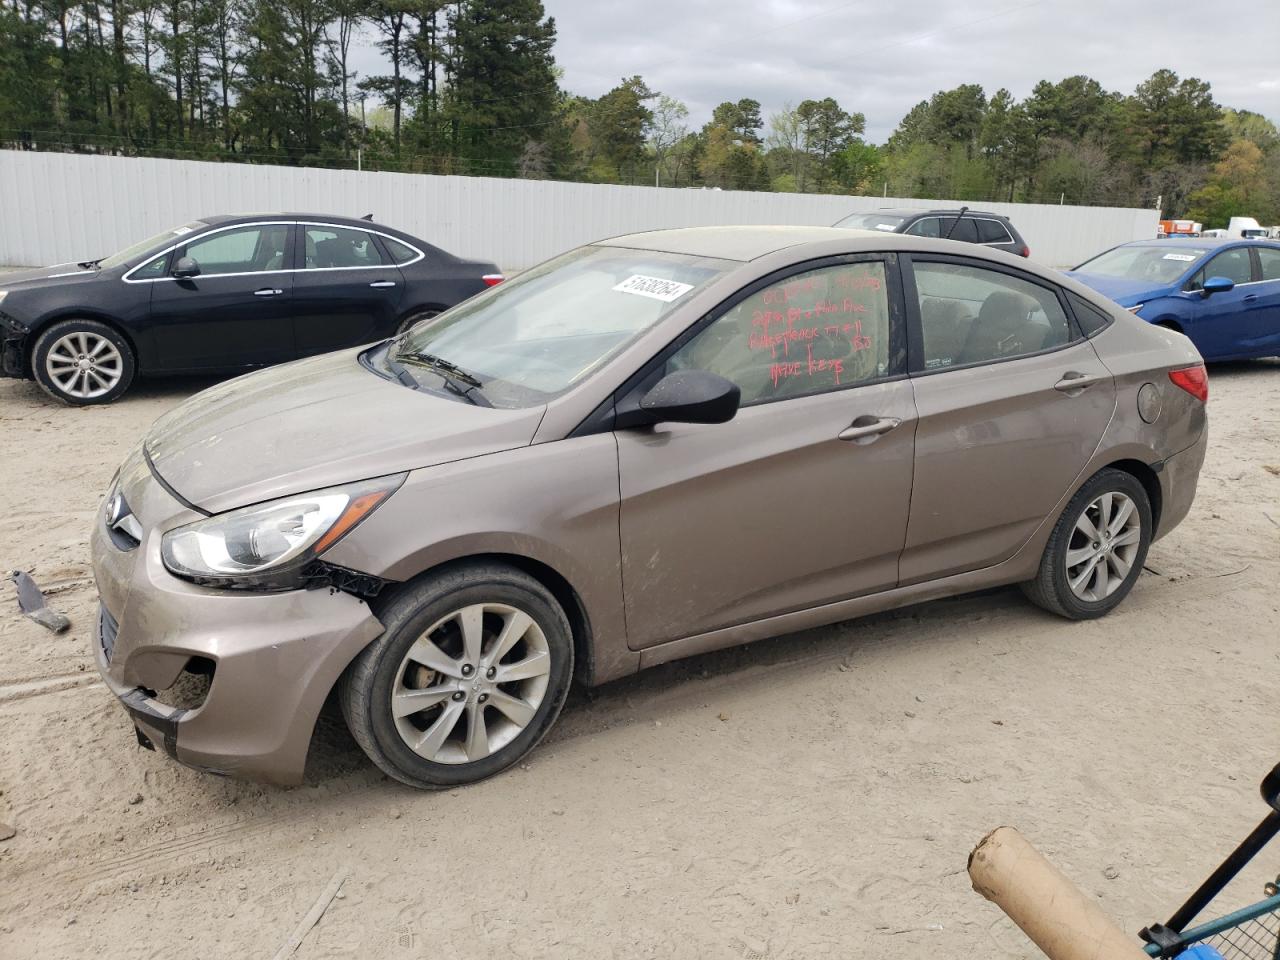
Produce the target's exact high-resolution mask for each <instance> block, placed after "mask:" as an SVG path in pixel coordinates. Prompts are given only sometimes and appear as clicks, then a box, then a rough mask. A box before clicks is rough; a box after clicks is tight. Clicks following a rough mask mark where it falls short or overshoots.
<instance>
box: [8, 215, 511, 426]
mask: <svg viewBox="0 0 1280 960" xmlns="http://www.w3.org/2000/svg"><path fill="white" fill-rule="evenodd" d="M501 281H502V275H501V274H500V273H499V272H498V268H497V267H496V266H495V265H494V264H492V263H486V262H483V261H477V260H464V259H462V258H460V257H455V256H453V255H452V254H449V253H446V252H445V251H443V250H441V249H439V248H438V247H433V246H432V245H430V244H428V243H424V242H423V241H421V240H419V239H417V238H415V237H412V236H410V235H409V234H406V233H402V232H401V231H399V230H393V229H391V228H390V227H385V226H381V225H377V224H374V223H372V222H370V221H369V220H368V219H365V220H352V219H348V218H346V217H332V216H315V215H310V214H273V215H257V216H216V217H206V218H204V219H203V220H197V221H194V222H192V223H188V224H186V225H185V226H181V227H176V228H175V229H173V230H167V231H165V232H164V233H162V234H159V235H158V236H155V237H152V238H151V239H149V240H145V241H143V242H142V243H138V244H135V245H134V246H132V247H129V248H128V249H127V250H122V251H120V252H119V253H117V254H114V255H113V256H110V257H105V258H103V259H101V260H86V261H83V262H80V263H70V264H63V265H61V266H57V267H47V268H44V269H42V270H29V271H23V272H20V273H8V274H0V370H2V371H3V373H4V374H5V375H6V376H10V377H29V378H34V379H35V380H36V381H37V382H38V383H39V384H40V386H42V387H43V388H44V389H45V390H46V391H48V392H49V394H51V395H52V396H54V397H56V398H57V399H59V400H62V401H64V402H66V403H71V404H99V403H110V402H111V401H112V400H115V399H116V398H117V397H119V396H120V395H121V394H122V393H124V391H125V390H127V389H128V387H129V384H130V383H131V382H132V381H133V378H134V377H135V376H137V375H147V374H162V373H164V374H167V373H235V372H239V371H244V370H250V369H253V368H255V367H264V366H268V365H269V364H273V363H281V362H282V361H285V360H293V359H296V358H298V357H307V356H311V355H312V354H317V353H325V352H328V351H330V350H338V349H341V348H343V347H350V346H356V345H358V344H361V343H370V342H373V341H376V340H381V339H384V338H386V337H389V336H392V335H393V334H395V333H397V332H399V331H401V330H404V329H406V328H407V327H409V326H411V325H413V324H414V323H416V322H418V321H419V320H424V319H427V318H429V317H432V316H435V315H436V314H437V313H439V312H440V311H441V310H445V309H447V308H449V307H451V306H453V305H454V304H455V303H459V302H460V301H462V300H465V299H466V298H467V297H469V296H471V295H472V294H475V293H478V292H479V291H481V290H483V289H485V288H486V287H490V286H493V285H494V284H496V283H500V282H501Z"/></svg>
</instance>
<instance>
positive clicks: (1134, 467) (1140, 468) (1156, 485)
mask: <svg viewBox="0 0 1280 960" xmlns="http://www.w3.org/2000/svg"><path fill="white" fill-rule="evenodd" d="M1108 468H1109V469H1112V470H1120V471H1122V472H1124V473H1127V474H1129V475H1130V476H1132V477H1133V478H1134V479H1135V480H1137V481H1138V482H1139V483H1140V484H1142V489H1143V490H1145V491H1146V492H1147V500H1148V501H1149V502H1150V504H1151V529H1152V532H1153V534H1154V532H1155V531H1156V530H1159V529H1160V514H1161V512H1162V510H1163V507H1164V492H1163V490H1162V489H1161V487H1160V478H1159V476H1157V475H1156V471H1155V469H1154V468H1153V467H1152V466H1150V465H1149V464H1146V463H1143V462H1142V461H1141V460H1133V459H1123V460H1115V461H1112V462H1111V463H1107V464H1103V465H1102V466H1100V467H1099V468H1098V469H1097V470H1095V471H1094V472H1093V473H1092V474H1090V479H1092V477H1093V476H1096V475H1097V474H1098V473H1099V472H1101V471H1103V470H1106V469H1108ZM1085 482H1086V483H1087V482H1088V480H1086V481H1085Z"/></svg>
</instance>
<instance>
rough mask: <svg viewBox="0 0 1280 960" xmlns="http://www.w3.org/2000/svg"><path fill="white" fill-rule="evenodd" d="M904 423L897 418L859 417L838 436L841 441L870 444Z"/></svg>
mask: <svg viewBox="0 0 1280 960" xmlns="http://www.w3.org/2000/svg"><path fill="white" fill-rule="evenodd" d="M900 423H902V421H901V420H899V419H898V418H897V417H871V416H864V417H858V418H857V419H856V420H854V421H853V423H851V424H849V426H847V427H845V428H844V429H843V430H841V431H840V433H839V434H837V436H838V437H839V438H840V439H841V440H852V441H853V442H854V443H857V442H859V441H866V442H868V443H870V442H871V441H872V440H874V439H875V438H876V437H878V436H880V435H881V434H882V433H888V432H889V431H890V430H892V429H893V428H894V427H896V426H897V425H898V424H900Z"/></svg>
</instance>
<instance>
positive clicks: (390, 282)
mask: <svg viewBox="0 0 1280 960" xmlns="http://www.w3.org/2000/svg"><path fill="white" fill-rule="evenodd" d="M395 285H396V282H395V281H394V280H375V281H374V282H373V283H371V284H369V286H371V287H394V286H395Z"/></svg>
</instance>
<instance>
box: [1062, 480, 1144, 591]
mask: <svg viewBox="0 0 1280 960" xmlns="http://www.w3.org/2000/svg"><path fill="white" fill-rule="evenodd" d="M1141 543H1142V516H1141V514H1140V513H1139V511H1138V508H1137V505H1136V504H1135V503H1134V502H1133V500H1131V499H1130V498H1129V497H1128V496H1127V495H1126V494H1123V493H1119V492H1116V491H1110V492H1107V493H1103V494H1099V495H1098V497H1096V498H1095V499H1094V500H1093V501H1091V502H1090V504H1089V505H1088V506H1087V507H1085V509H1084V511H1083V512H1082V513H1081V514H1080V517H1079V519H1078V520H1076V525H1075V528H1074V529H1073V530H1072V531H1071V539H1070V540H1069V541H1068V543H1067V564H1066V566H1067V584H1068V586H1070V588H1071V592H1072V593H1073V594H1075V596H1076V597H1077V598H1079V599H1080V600H1084V601H1087V602H1090V603H1096V602H1097V601H1099V600H1105V599H1106V598H1107V597H1109V596H1111V595H1112V594H1113V593H1115V592H1116V591H1117V590H1118V589H1120V586H1121V584H1123V583H1124V582H1125V579H1126V578H1127V577H1128V576H1129V573H1130V571H1131V570H1132V569H1133V564H1134V561H1135V560H1136V559H1137V555H1138V549H1139V547H1140V546H1141Z"/></svg>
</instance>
